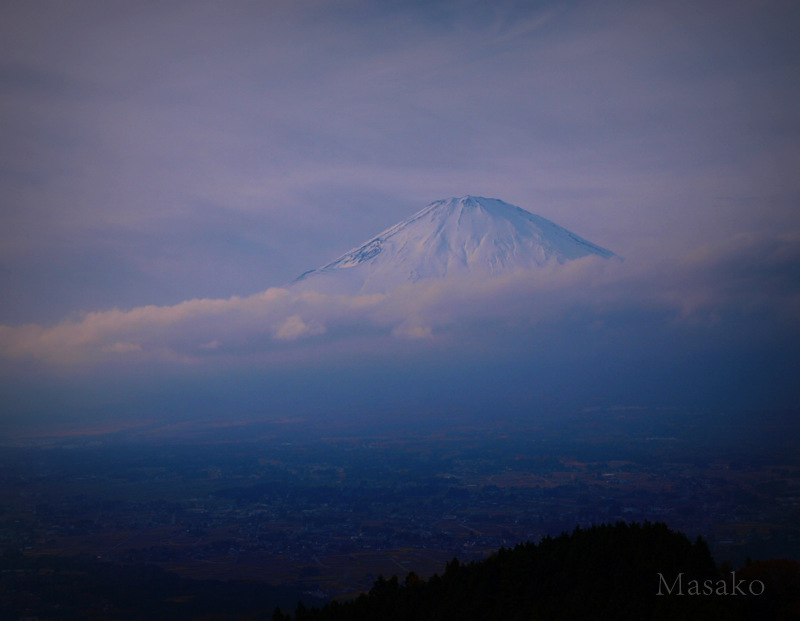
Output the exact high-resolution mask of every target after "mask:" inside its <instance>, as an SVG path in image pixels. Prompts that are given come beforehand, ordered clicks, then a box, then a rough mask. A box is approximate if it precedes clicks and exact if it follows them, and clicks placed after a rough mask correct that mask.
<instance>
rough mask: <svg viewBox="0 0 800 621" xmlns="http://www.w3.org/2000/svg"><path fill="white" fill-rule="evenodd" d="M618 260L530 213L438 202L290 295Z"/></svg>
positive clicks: (489, 203)
mask: <svg viewBox="0 0 800 621" xmlns="http://www.w3.org/2000/svg"><path fill="white" fill-rule="evenodd" d="M588 255H597V256H600V257H603V258H606V259H608V258H611V257H615V256H616V255H615V254H614V253H613V252H611V251H609V250H606V249H605V248H601V247H600V246H597V245H595V244H593V243H591V242H590V241H587V240H585V239H583V238H582V237H579V236H578V235H575V234H574V233H572V232H570V231H568V230H567V229H565V228H562V227H560V226H558V225H557V224H554V223H553V222H551V221H549V220H547V219H545V218H542V217H541V216H537V215H535V214H533V213H530V212H529V211H525V210H524V209H521V208H519V207H516V206H514V205H511V204H509V203H506V202H503V201H501V200H498V199H494V198H482V197H477V196H462V197H460V198H449V199H445V200H439V201H436V202H434V203H431V204H430V205H428V206H427V207H426V208H425V209H423V210H422V211H420V212H418V213H416V214H414V215H413V216H411V217H410V218H408V219H407V220H404V221H402V222H400V223H399V224H396V225H394V226H393V227H391V228H389V229H387V230H385V231H384V232H383V233H380V234H379V235H377V236H375V237H373V238H372V239H370V240H369V241H367V242H366V243H365V244H363V245H362V246H359V247H358V248H355V249H353V250H351V251H350V252H347V253H346V254H344V255H342V256H341V257H339V258H338V259H336V260H335V261H332V262H331V263H328V264H327V265H325V266H323V267H321V268H319V269H316V270H311V271H309V272H306V273H305V274H303V275H302V276H300V277H299V278H298V279H297V280H296V281H295V283H294V285H293V287H297V288H300V289H303V290H316V291H320V292H324V293H335V292H341V293H385V292H388V291H391V290H392V289H394V288H396V287H398V286H400V285H403V284H406V283H410V282H417V281H419V280H422V279H428V278H447V277H451V276H471V275H475V276H480V277H486V276H491V275H496V274H500V273H508V272H511V271H517V270H521V269H526V270H527V269H535V268H540V267H543V266H545V265H549V264H552V263H565V262H567V261H570V260H572V259H577V258H580V257H584V256H588Z"/></svg>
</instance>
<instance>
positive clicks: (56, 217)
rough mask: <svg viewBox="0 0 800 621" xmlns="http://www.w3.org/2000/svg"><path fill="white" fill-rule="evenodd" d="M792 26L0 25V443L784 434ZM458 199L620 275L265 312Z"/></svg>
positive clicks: (49, 18) (532, 8)
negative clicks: (776, 423)
mask: <svg viewBox="0 0 800 621" xmlns="http://www.w3.org/2000/svg"><path fill="white" fill-rule="evenodd" d="M798 27H800V7H799V6H798V5H797V3H796V2H793V1H790V0H787V1H771V0H767V1H764V0H758V1H749V2H735V1H731V0H724V1H723V0H721V1H719V2H716V1H702V0H701V1H699V2H698V1H696V0H693V1H686V2H679V1H665V2H650V3H642V2H613V1H611V2H609V1H602V2H600V1H597V2H580V1H576V2H502V1H492V2H422V1H420V2H405V1H404V2H392V1H381V2H377V1H360V0H351V1H341V2H339V1H319V2H314V1H303V0H300V1H296V0H293V1H291V2H290V1H286V2H283V1H273V0H269V1H261V2H257V1H233V2H216V1H215V2H206V1H202V0H198V1H193V2H139V1H136V2H134V1H131V2H122V1H121V2H113V3H109V2H100V1H92V0H87V1H72V2H55V1H52V2H51V1H36V0H31V1H24V2H23V1H10V2H3V3H2V4H1V5H0V110H1V111H2V112H1V113H0V132H2V133H1V134H0V135H1V136H2V139H0V192H1V194H0V292H2V295H0V372H1V373H2V376H1V377H0V389H2V391H3V392H2V393H0V397H2V398H3V399H4V400H5V402H6V407H5V408H4V409H5V411H6V416H7V417H12V418H13V417H16V418H20V417H22V418H24V417H25V416H27V415H28V414H27V413H28V412H35V413H36V415H37V416H40V417H41V416H44V417H45V418H47V417H51V418H53V419H56V418H58V417H59V416H62V417H63V416H67V414H65V413H66V412H82V411H89V410H91V411H93V412H101V411H102V412H110V411H115V412H118V411H121V410H122V409H124V408H128V409H129V410H130V414H131V415H134V414H135V415H141V416H144V414H142V410H143V409H148V408H150V409H149V410H148V411H149V412H151V413H152V412H162V411H163V412H168V411H169V412H174V411H176V410H182V411H184V413H183V414H182V415H189V414H188V413H186V412H185V411H188V410H192V409H193V408H195V407H199V406H197V403H198V402H202V403H203V404H205V405H204V406H205V407H207V409H208V411H209V412H211V413H212V414H213V413H214V412H215V411H216V412H221V411H223V410H224V411H225V412H226V413H227V415H232V414H231V412H239V411H247V412H248V414H252V415H259V416H260V415H269V414H270V413H276V414H277V413H279V412H280V413H284V414H285V413H287V412H290V411H294V410H302V409H304V408H305V409H307V410H319V409H321V408H323V406H324V404H328V405H330V404H331V403H335V404H336V407H340V408H345V409H346V408H349V407H364V408H371V409H373V410H374V409H376V408H377V409H378V410H380V408H381V407H384V408H385V409H387V411H388V410H390V409H391V406H390V405H387V404H386V400H383V401H382V400H381V397H380V396H379V395H381V394H387V393H386V391H388V392H389V393H391V394H392V395H394V396H393V397H392V399H388V401H391V402H398V403H399V401H398V399H400V397H398V395H402V400H404V401H402V406H401V405H398V406H397V407H398V408H401V409H402V408H415V407H416V408H418V409H424V408H426V407H430V408H432V409H435V408H436V407H438V406H437V404H449V405H450V406H452V404H453V403H456V402H459V401H458V399H455V400H453V391H455V392H456V393H458V394H459V395H461V394H462V393H463V395H465V396H463V398H462V401H461V402H463V403H478V402H481V403H483V402H485V403H492V402H493V401H497V400H500V401H502V402H503V403H504V404H505V405H506V406H507V407H509V408H522V409H525V408H531V407H533V406H534V404H536V403H543V402H546V401H547V400H548V399H550V400H551V401H552V400H555V401H558V400H559V395H562V396H563V395H570V399H572V400H574V401H575V403H576V404H577V405H578V406H589V405H591V404H594V403H600V404H605V405H613V404H615V403H622V402H624V403H628V404H630V403H633V404H634V405H636V404H640V403H645V402H647V405H651V406H658V405H665V406H669V405H673V404H674V403H673V402H680V403H681V404H692V403H695V402H696V403H697V404H701V405H704V406H708V405H713V404H714V403H716V402H717V401H719V402H720V403H726V404H728V403H737V402H740V403H742V404H743V405H747V406H748V407H756V406H758V405H759V404H764V405H765V406H782V407H786V406H791V405H793V406H795V407H797V405H798V404H799V403H800V393H799V392H798V391H797V389H793V388H791V386H792V382H791V378H792V376H793V375H794V374H795V369H796V365H797V364H798V361H799V360H800V356H798V354H797V353H796V352H797V346H798V345H799V344H800V113H798V111H799V110H800V40H799V39H798V37H797V32H798ZM464 194H476V195H483V196H489V197H497V198H501V199H503V200H505V201H507V202H510V203H513V204H516V205H519V206H521V207H523V208H526V209H528V210H530V211H533V212H534V213H538V214H540V215H542V216H545V217H547V218H549V219H551V220H553V221H555V222H557V223H558V224H560V225H562V226H565V227H567V228H569V229H571V230H573V231H574V232H576V233H577V234H579V235H581V236H583V237H586V238H588V239H589V240H591V241H593V242H595V243H597V244H599V245H601V246H603V247H606V248H609V249H611V250H612V251H614V252H616V253H617V254H619V255H621V256H624V257H625V259H626V260H625V262H624V264H621V266H616V267H614V268H613V269H606V268H598V267H597V266H594V265H590V266H579V267H577V268H575V269H574V270H572V272H571V273H570V275H569V276H568V277H566V278H563V279H561V278H558V279H554V280H553V279H551V280H547V279H545V280H547V282H546V283H545V284H543V285H541V286H538V287H530V286H526V285H524V284H521V283H518V282H510V283H509V282H506V283H503V284H502V285H498V286H497V287H495V288H491V287H490V288H486V289H481V290H475V291H471V292H468V293H465V292H463V291H462V292H456V293H454V292H452V291H443V290H438V289H437V290H436V291H429V292H427V297H425V298H424V300H425V301H424V302H420V301H414V300H409V299H407V298H398V299H388V300H387V299H383V300H364V299H339V300H330V299H296V298H295V297H293V296H292V295H291V294H287V293H286V291H285V289H283V288H282V286H283V285H285V284H286V283H288V282H290V281H291V280H293V279H294V278H295V277H296V276H297V275H299V274H300V273H302V272H304V271H306V270H308V269H311V268H314V267H317V266H319V265H322V264H324V263H327V262H329V261H330V260H332V259H333V258H335V257H337V256H338V255H340V254H342V253H343V252H345V251H347V250H349V249H350V248H352V247H354V246H356V245H358V244H360V243H361V242H363V241H365V240H366V239H368V238H369V237H371V236H373V235H374V234H376V233H378V232H379V231H381V230H383V229H384V228H387V227H388V226H390V225H392V224H394V223H395V222H397V221H399V220H402V219H404V218H406V217H407V216H409V215H410V214H412V213H413V212H415V211H417V210H419V209H421V208H422V207H423V206H425V205H426V204H428V203H430V202H432V201H433V200H436V199H440V198H446V197H449V196H461V195H464ZM465 295H466V296H467V297H466V298H464V297H463V296H465ZM458 296H462V297H461V298H458ZM456 298H458V299H456ZM465 299H466V302H465ZM456 307H457V308H458V309H460V312H459V313H456V314H455V315H454V312H453V309H454V308H456ZM464 308H467V309H468V311H467V312H463V309H464ZM420 336H424V337H429V338H411V337H420ZM344 361H346V362H344ZM245 370H246V371H245ZM465 377H468V378H472V379H469V380H468V381H467V384H469V386H470V387H471V389H470V390H467V391H466V392H464V391H461V389H460V387H461V385H462V384H463V383H464V381H465V380H464V378H465ZM110 378H112V379H110ZM432 378H435V380H432ZM348 382H352V384H348ZM365 386H368V387H374V390H372V388H365ZM203 391H205V392H203ZM382 391H383V392H382ZM199 394H202V396H201V397H197V396H196V395H199ZM355 394H358V395H361V396H360V397H358V398H356V397H354V396H353V395H355ZM3 395H5V396H3ZM188 395H194V396H193V397H191V398H190V397H189V396H188ZM331 395H334V397H332V396H331ZM671 395H679V396H678V397H673V396H671ZM156 402H157V403H158V404H159V406H158V408H155V406H153V404H154V403H156ZM461 402H459V403H461ZM570 403H572V401H570ZM381 404H382V405H381ZM459 407H461V406H459ZM487 407H488V406H487ZM137 408H138V409H137ZM214 408H217V409H216V410H214ZM31 416H33V414H31ZM145 417H146V416H145Z"/></svg>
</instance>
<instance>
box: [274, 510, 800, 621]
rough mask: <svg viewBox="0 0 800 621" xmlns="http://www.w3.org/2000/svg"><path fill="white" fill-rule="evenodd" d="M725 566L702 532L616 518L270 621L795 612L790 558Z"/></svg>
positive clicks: (791, 615) (382, 582) (501, 620)
mask: <svg viewBox="0 0 800 621" xmlns="http://www.w3.org/2000/svg"><path fill="white" fill-rule="evenodd" d="M731 572H733V570H732V569H730V568H728V567H723V568H720V567H717V565H716V564H715V563H714V560H713V559H712V557H711V554H710V552H709V549H708V546H707V545H706V543H705V541H704V540H702V539H701V538H698V539H697V540H695V541H694V542H692V541H690V540H689V539H688V538H687V537H686V536H685V535H683V534H681V533H676V532H673V531H671V530H670V529H669V528H668V527H667V526H666V525H664V524H659V523H656V524H651V523H644V524H636V523H634V524H628V523H623V522H618V523H617V524H614V525H602V526H594V527H591V528H587V529H582V528H576V529H575V530H574V531H573V532H572V533H571V534H566V533H565V534H562V535H561V536H559V537H555V538H553V537H545V538H544V539H542V540H541V541H540V542H538V543H532V542H528V543H523V544H519V545H517V546H515V547H514V548H504V549H500V550H499V551H497V552H496V553H494V554H492V555H491V556H490V557H488V558H487V559H485V560H483V561H476V562H472V563H468V564H463V563H460V562H459V561H458V560H457V559H454V560H453V561H451V562H450V563H448V564H447V567H446V569H445V571H444V573H443V574H442V575H441V576H440V575H434V576H432V577H431V578H430V579H428V580H422V579H420V578H419V577H418V576H417V575H416V574H414V573H409V574H408V575H407V576H406V577H405V579H404V580H403V581H402V582H401V581H400V580H398V578H397V577H396V576H394V577H392V578H390V579H385V578H383V577H381V578H379V579H378V580H377V581H376V582H375V584H374V586H373V587H372V589H371V590H370V591H369V593H366V594H363V595H361V596H359V597H358V598H356V599H354V600H350V601H345V602H331V603H329V604H327V605H326V606H324V607H322V608H314V609H308V608H306V607H305V606H304V605H302V604H301V605H299V606H298V607H297V609H296V610H295V611H294V613H293V615H292V616H291V617H290V616H289V615H284V613H282V612H281V611H276V612H275V613H274V615H273V620H274V621H280V620H283V619H289V618H292V617H293V618H294V619H295V620H296V621H322V620H330V621H350V620H353V621H354V620H359V621H361V620H364V621H367V620H377V619H381V620H384V621H412V620H414V621H428V620H430V621H447V620H450V619H452V620H454V621H455V620H458V621H465V620H471V619H474V620H476V621H517V620H518V621H532V620H537V619H548V620H551V621H557V620H564V621H567V620H583V621H585V620H589V619H598V620H600V619H613V620H615V621H625V620H631V621H645V620H649V619H652V620H660V619H665V620H666V619H704V620H709V619H721V620H724V619H730V620H743V621H745V620H746V621H749V620H751V619H752V620H756V619H759V620H760V619H785V620H788V619H800V603H798V602H800V600H799V599H798V597H799V596H800V589H799V588H798V587H800V573H798V564H797V563H796V562H794V563H792V562H788V561H784V562H779V563H776V562H771V563H760V564H751V565H750V566H749V567H745V568H743V569H742V570H740V571H739V572H738V573H736V572H734V573H733V574H732V573H731ZM732 576H733V578H732ZM732 579H733V580H735V581H736V583H735V584H736V587H738V588H735V587H734V583H733V582H732ZM751 585H752V591H751V590H748V589H749V588H750V587H751ZM761 585H763V588H762V586H761ZM708 591H711V592H708ZM659 593H660V594H659ZM753 593H758V594H757V595H754V594H753Z"/></svg>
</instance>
